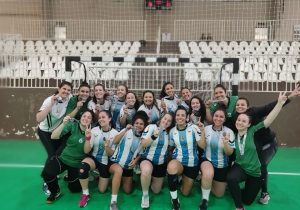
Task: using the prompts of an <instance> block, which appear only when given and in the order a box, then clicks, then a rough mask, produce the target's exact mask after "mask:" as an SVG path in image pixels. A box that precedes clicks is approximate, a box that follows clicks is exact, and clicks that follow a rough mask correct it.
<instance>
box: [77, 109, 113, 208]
mask: <svg viewBox="0 0 300 210" xmlns="http://www.w3.org/2000/svg"><path fill="white" fill-rule="evenodd" d="M111 119H112V116H111V113H110V112H109V111H107V110H102V111H100V112H99V116H98V122H99V126H97V127H94V128H93V129H92V130H90V129H87V130H86V135H85V140H86V141H85V144H84V152H85V153H86V154H88V153H90V151H91V150H92V149H93V152H92V155H88V156H87V157H86V158H84V159H83V161H82V162H81V166H80V169H79V181H80V184H81V187H82V196H81V199H80V202H79V206H80V207H85V206H86V205H87V202H88V201H89V199H90V194H89V188H88V184H89V179H88V177H89V171H90V170H95V169H98V171H99V173H100V178H99V183H98V189H99V191H100V192H102V193H103V192H105V191H106V189H107V186H108V182H109V177H110V174H109V170H108V158H109V156H111V155H112V154H113V152H114V148H115V145H113V140H114V138H115V136H116V135H117V134H118V131H116V130H115V129H113V128H111Z"/></svg>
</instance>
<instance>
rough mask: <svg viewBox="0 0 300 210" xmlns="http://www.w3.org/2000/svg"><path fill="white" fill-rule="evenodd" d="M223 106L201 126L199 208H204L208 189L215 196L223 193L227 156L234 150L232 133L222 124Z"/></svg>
mask: <svg viewBox="0 0 300 210" xmlns="http://www.w3.org/2000/svg"><path fill="white" fill-rule="evenodd" d="M225 119H226V111H225V108H218V109H217V110H216V111H215V112H214V113H213V116H212V120H213V124H212V125H208V126H206V127H205V128H203V127H201V129H202V130H201V141H200V143H201V144H200V147H201V148H202V149H203V150H204V154H203V156H202V158H201V164H200V169H201V175H202V176H201V190H202V203H201V204H200V208H199V209H200V210H206V209H207V205H208V200H209V194H210V191H212V192H213V194H214V195H215V196H217V197H221V196H223V195H224V192H225V188H226V177H227V172H228V170H229V158H228V156H229V155H231V154H232V153H233V150H234V133H233V131H232V130H231V129H229V128H227V127H226V126H224V125H223V124H224V122H225Z"/></svg>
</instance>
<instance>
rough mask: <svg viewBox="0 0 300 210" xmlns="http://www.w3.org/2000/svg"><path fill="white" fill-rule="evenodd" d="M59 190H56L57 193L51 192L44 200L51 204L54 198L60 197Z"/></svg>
mask: <svg viewBox="0 0 300 210" xmlns="http://www.w3.org/2000/svg"><path fill="white" fill-rule="evenodd" d="M60 195H61V194H60V190H58V192H57V193H51V194H50V195H49V197H48V198H47V200H46V202H47V203H48V204H51V203H53V202H54V201H55V200H56V199H58V198H59V197H60Z"/></svg>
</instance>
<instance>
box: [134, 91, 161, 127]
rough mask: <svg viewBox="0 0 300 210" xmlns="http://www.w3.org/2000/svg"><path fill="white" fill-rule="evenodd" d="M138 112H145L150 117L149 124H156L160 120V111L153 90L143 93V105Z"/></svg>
mask: <svg viewBox="0 0 300 210" xmlns="http://www.w3.org/2000/svg"><path fill="white" fill-rule="evenodd" d="M138 111H144V112H146V113H147V115H148V117H149V123H150V124H155V123H157V122H158V120H159V118H160V110H159V108H158V105H157V102H156V99H155V96H154V92H153V91H151V90H146V91H144V92H143V101H142V105H141V106H140V108H139V109H138Z"/></svg>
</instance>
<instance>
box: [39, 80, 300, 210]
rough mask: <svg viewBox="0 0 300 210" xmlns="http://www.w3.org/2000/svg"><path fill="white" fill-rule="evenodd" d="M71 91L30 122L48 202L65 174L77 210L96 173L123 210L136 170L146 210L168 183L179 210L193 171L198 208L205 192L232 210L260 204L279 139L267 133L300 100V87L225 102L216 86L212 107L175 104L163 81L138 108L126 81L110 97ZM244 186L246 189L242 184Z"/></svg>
mask: <svg viewBox="0 0 300 210" xmlns="http://www.w3.org/2000/svg"><path fill="white" fill-rule="evenodd" d="M71 91H72V85H71V84H70V83H69V82H65V81H63V82H62V83H61V84H60V86H59V87H58V90H57V92H56V93H55V94H54V95H52V96H49V97H48V98H46V100H45V101H44V103H43V104H42V106H41V108H40V110H39V112H38V113H37V115H36V118H37V121H38V122H39V127H38V135H39V137H40V139H41V142H42V144H43V145H44V147H45V149H46V151H47V154H48V158H47V160H46V163H45V166H44V169H43V171H42V177H43V179H44V182H45V185H46V186H47V187H48V190H49V196H48V197H47V200H46V201H47V203H53V202H54V201H55V200H56V199H57V198H58V197H60V195H61V192H60V187H59V185H58V175H59V174H61V173H62V172H64V171H66V170H67V179H66V181H67V182H68V188H69V190H70V191H71V192H81V191H82V195H81V198H80V201H79V206H80V207H85V206H86V205H87V203H88V201H89V200H90V198H91V196H90V193H89V186H88V185H89V174H90V171H93V170H98V172H99V182H98V188H99V191H100V192H105V191H106V190H107V188H108V186H109V183H110V179H111V193H112V194H111V202H110V209H111V210H118V209H119V208H118V202H117V201H118V200H117V197H118V192H119V189H120V186H121V184H122V187H123V190H124V192H126V193H130V192H131V191H132V188H133V174H134V173H133V169H134V168H135V167H137V166H139V167H140V170H141V175H140V181H141V188H142V198H141V208H149V207H150V202H149V189H150V188H151V190H152V192H153V193H155V194H157V193H159V192H160V191H161V189H162V187H163V181H164V177H165V176H167V181H168V187H169V190H170V195H171V205H172V209H174V210H178V209H180V202H179V199H178V195H177V189H178V186H179V183H181V188H180V189H181V192H182V194H183V195H189V194H190V192H191V189H192V187H193V182H194V180H195V179H196V177H197V176H199V174H200V175H201V190H202V201H201V203H200V205H199V209H200V210H206V209H207V208H208V203H209V195H210V191H212V193H213V194H214V195H215V196H217V197H221V196H223V195H224V192H225V189H226V187H228V189H229V191H230V193H231V195H232V198H233V200H234V203H235V207H236V209H244V206H243V204H247V205H249V204H251V203H252V202H253V201H254V200H255V198H256V196H257V194H258V192H259V191H260V190H261V197H260V199H259V201H260V202H261V203H263V204H266V203H267V202H268V200H269V199H270V196H269V194H268V191H267V184H266V183H267V164H268V162H269V161H270V159H271V156H272V155H273V154H274V153H275V151H276V142H275V135H274V133H273V132H272V131H271V130H270V129H269V128H268V127H269V126H270V124H271V123H272V122H273V120H274V119H275V118H276V116H277V115H278V113H279V112H280V110H281V108H282V106H283V105H284V104H286V103H287V100H289V99H288V98H292V97H294V96H299V95H300V88H299V86H297V87H296V89H295V90H294V91H293V92H292V93H291V94H290V95H289V97H287V96H286V95H285V94H280V95H279V97H278V100H277V102H273V103H271V104H268V105H266V106H263V107H249V102H248V100H247V99H246V98H238V97H237V96H230V97H229V96H227V95H226V89H225V88H224V87H223V86H222V85H220V84H219V85H217V86H216V87H215V89H214V96H215V99H214V100H213V102H211V101H210V100H207V101H206V102H205V103H204V102H203V100H202V99H201V98H200V97H198V96H197V95H195V96H192V92H191V91H190V90H189V88H186V87H185V88H182V89H181V98H179V97H178V96H177V95H176V94H175V92H174V86H173V84H172V83H171V82H166V83H164V85H163V87H162V91H161V94H160V99H159V100H158V99H156V98H155V95H154V92H152V91H151V90H146V91H144V92H143V95H142V103H141V104H139V100H138V98H137V96H136V94H135V93H133V92H131V91H129V90H128V88H127V87H126V85H123V84H121V85H119V86H118V87H117V88H116V94H112V93H109V92H107V91H106V90H105V87H104V86H103V85H102V84H96V85H95V86H94V88H93V91H94V94H93V96H91V88H90V86H89V85H88V84H87V83H83V84H81V86H80V87H79V90H78V94H77V95H76V96H71ZM266 145H267V146H266ZM266 150H268V152H266ZM270 151H271V152H270ZM265 154H268V155H265ZM178 178H181V182H179V179H178ZM242 181H245V188H244V189H240V186H239V183H240V182H242Z"/></svg>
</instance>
